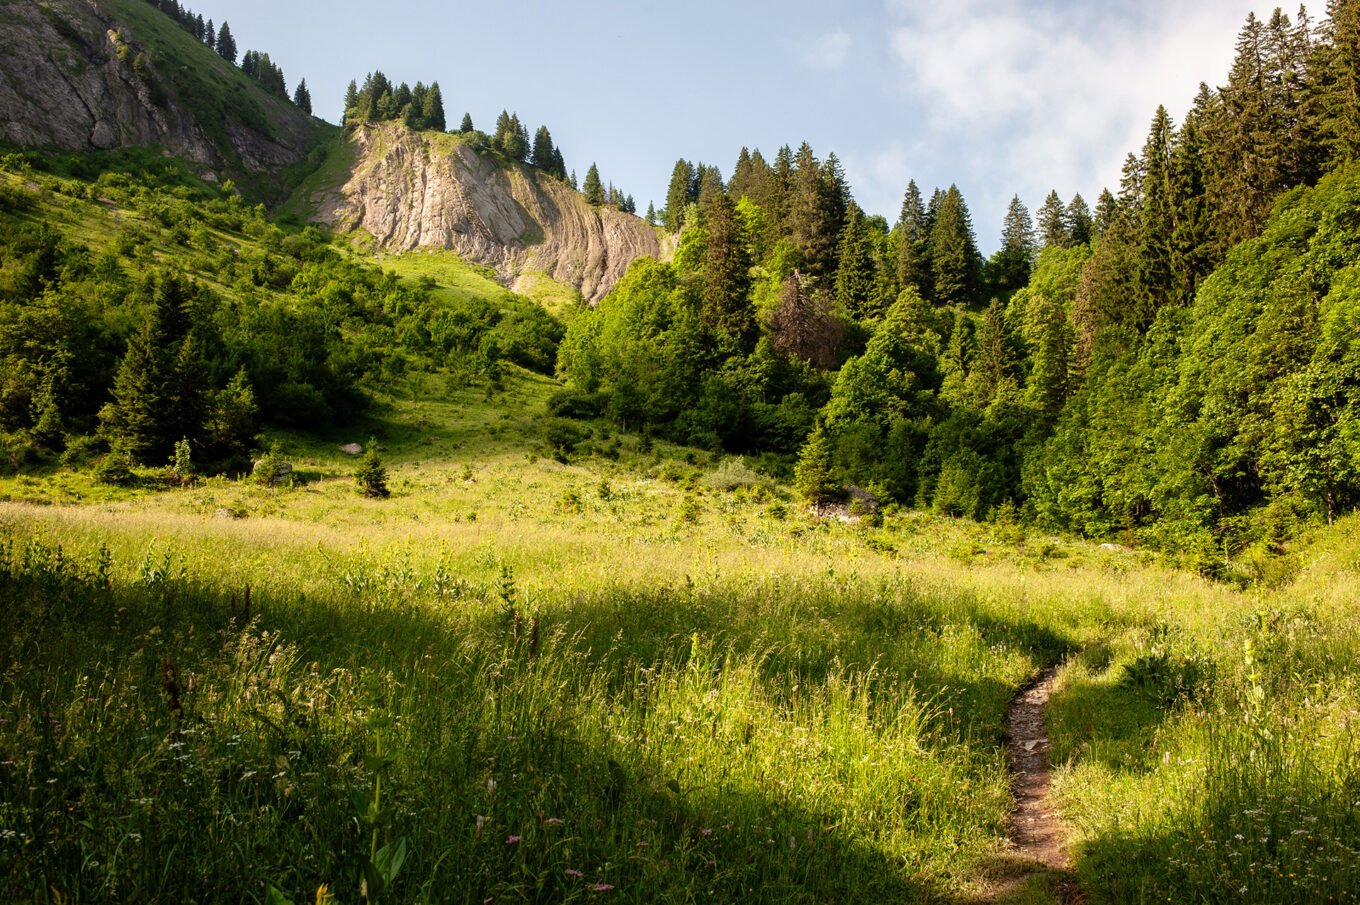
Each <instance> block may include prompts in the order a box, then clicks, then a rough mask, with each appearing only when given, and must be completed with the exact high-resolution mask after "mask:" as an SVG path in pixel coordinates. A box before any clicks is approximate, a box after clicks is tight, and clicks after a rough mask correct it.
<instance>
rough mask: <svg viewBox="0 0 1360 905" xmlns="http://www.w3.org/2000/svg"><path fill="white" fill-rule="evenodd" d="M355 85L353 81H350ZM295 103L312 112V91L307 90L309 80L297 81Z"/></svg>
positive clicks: (303, 110) (306, 111)
mask: <svg viewBox="0 0 1360 905" xmlns="http://www.w3.org/2000/svg"><path fill="white" fill-rule="evenodd" d="M350 84H351V85H353V84H354V83H353V82H350ZM293 103H294V104H296V105H297V107H298V109H299V110H301V111H302V112H303V113H308V114H310V113H311V112H312V93H311V92H310V91H308V90H307V80H306V79H303V80H302V81H300V82H298V83H297V88H296V89H295V90H294V91H293Z"/></svg>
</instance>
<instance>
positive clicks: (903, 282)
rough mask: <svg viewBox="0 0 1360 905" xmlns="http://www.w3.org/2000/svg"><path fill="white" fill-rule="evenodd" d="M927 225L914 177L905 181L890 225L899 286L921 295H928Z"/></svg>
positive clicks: (928, 238)
mask: <svg viewBox="0 0 1360 905" xmlns="http://www.w3.org/2000/svg"><path fill="white" fill-rule="evenodd" d="M929 240H930V229H929V227H928V225H927V222H926V208H925V204H924V203H923V202H922V200H921V190H920V189H918V188H917V187H916V180H914V179H913V180H911V181H910V182H908V183H907V190H906V193H905V194H904V195H903V197H902V211H901V213H900V214H899V215H898V218H897V225H896V226H895V227H893V257H894V263H895V266H896V270H897V285H898V287H899V289H905V288H907V287H908V286H910V287H914V288H915V289H916V290H917V291H918V292H920V293H921V295H922V296H926V295H929V291H928V290H929V289H931V288H932V286H931V279H930V258H929Z"/></svg>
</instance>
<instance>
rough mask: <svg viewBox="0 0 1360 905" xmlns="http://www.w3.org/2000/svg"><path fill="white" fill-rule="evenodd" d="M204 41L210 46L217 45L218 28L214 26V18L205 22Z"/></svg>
mask: <svg viewBox="0 0 1360 905" xmlns="http://www.w3.org/2000/svg"><path fill="white" fill-rule="evenodd" d="M203 43H204V44H207V45H208V46H209V47H214V48H215V47H217V29H216V28H214V27H213V20H212V19H209V20H208V21H207V22H205V23H203Z"/></svg>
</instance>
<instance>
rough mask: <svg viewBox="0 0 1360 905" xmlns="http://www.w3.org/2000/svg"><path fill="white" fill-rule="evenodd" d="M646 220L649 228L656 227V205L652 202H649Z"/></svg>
mask: <svg viewBox="0 0 1360 905" xmlns="http://www.w3.org/2000/svg"><path fill="white" fill-rule="evenodd" d="M646 220H647V223H648V225H649V226H656V205H654V204H653V203H652V202H650V201H648V202H647V217H646Z"/></svg>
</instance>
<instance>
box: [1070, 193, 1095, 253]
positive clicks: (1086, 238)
mask: <svg viewBox="0 0 1360 905" xmlns="http://www.w3.org/2000/svg"><path fill="white" fill-rule="evenodd" d="M1094 226H1095V224H1094V223H1093V222H1092V220H1091V208H1090V207H1088V206H1087V204H1086V199H1085V198H1083V197H1081V195H1079V194H1078V195H1073V196H1072V200H1071V201H1069V202H1068V203H1067V209H1066V210H1065V211H1063V231H1064V232H1065V233H1066V234H1067V239H1068V241H1069V242H1070V243H1071V244H1073V245H1089V244H1090V242H1091V237H1092V234H1093V230H1094Z"/></svg>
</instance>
